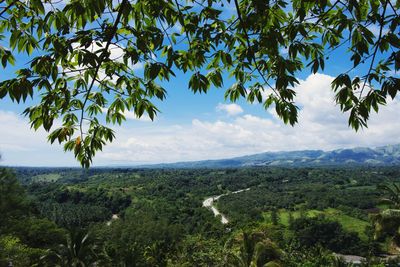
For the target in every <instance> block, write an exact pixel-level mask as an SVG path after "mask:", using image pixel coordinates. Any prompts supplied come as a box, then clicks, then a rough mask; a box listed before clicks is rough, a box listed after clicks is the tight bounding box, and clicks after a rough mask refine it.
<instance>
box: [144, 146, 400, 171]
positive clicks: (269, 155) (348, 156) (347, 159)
mask: <svg viewBox="0 0 400 267" xmlns="http://www.w3.org/2000/svg"><path fill="white" fill-rule="evenodd" d="M398 164H400V144H397V145H388V146H382V147H376V148H367V147H357V148H350V149H348V148H346V149H337V150H332V151H323V150H300V151H281V152H265V153H260V154H254V155H247V156H242V157H236V158H230V159H220V160H203V161H191V162H177V163H168V164H155V165H145V166H141V167H151V168H232V167H246V166H287V167H307V166H310V167H311V166H339V165H341V166H342V165H373V166H374V165H379V166H383V165H398Z"/></svg>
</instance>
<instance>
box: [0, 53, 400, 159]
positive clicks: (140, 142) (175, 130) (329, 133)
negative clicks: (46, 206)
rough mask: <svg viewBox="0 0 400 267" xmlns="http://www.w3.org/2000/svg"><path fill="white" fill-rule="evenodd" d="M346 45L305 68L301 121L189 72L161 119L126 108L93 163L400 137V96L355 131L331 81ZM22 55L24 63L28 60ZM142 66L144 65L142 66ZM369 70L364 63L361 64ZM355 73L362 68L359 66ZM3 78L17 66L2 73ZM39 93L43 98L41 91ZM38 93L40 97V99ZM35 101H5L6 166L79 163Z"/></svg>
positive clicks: (1, 139)
mask: <svg viewBox="0 0 400 267" xmlns="http://www.w3.org/2000/svg"><path fill="white" fill-rule="evenodd" d="M345 59H346V56H345V49H343V50H339V51H337V52H336V54H335V55H331V56H330V60H329V61H328V62H327V64H326V68H325V70H324V71H323V72H319V73H317V74H311V73H310V71H309V70H308V69H307V70H306V71H304V72H302V73H300V74H299V79H300V84H299V85H298V86H296V87H295V88H294V89H295V91H296V92H297V97H296V103H297V105H298V106H299V107H300V111H299V123H298V124H296V125H295V126H294V127H291V126H289V125H285V124H284V123H283V122H282V121H281V120H280V119H279V118H277V115H276V113H275V112H274V110H273V109H270V110H265V109H264V108H263V107H262V105H260V104H250V103H247V102H245V101H244V100H242V101H239V102H237V103H230V102H229V101H225V100H224V97H223V95H224V91H225V90H226V89H227V88H229V86H230V85H231V84H232V83H234V81H233V80H232V79H228V80H226V81H225V83H224V87H223V88H221V89H216V88H212V89H211V90H210V92H209V93H207V94H193V93H192V92H190V91H189V90H188V88H187V84H188V80H189V75H183V74H181V73H178V75H177V77H176V78H173V79H171V81H170V82H168V83H164V84H163V85H164V87H165V88H166V89H167V91H168V95H167V99H166V100H165V101H164V102H160V103H158V108H159V109H160V111H161V112H160V114H159V115H158V116H157V118H156V119H155V121H151V120H150V119H149V118H148V117H146V116H144V117H142V118H140V119H138V118H136V116H134V114H133V113H130V112H128V113H126V114H125V115H126V117H127V121H126V122H124V123H123V124H122V125H121V126H113V127H112V128H113V129H114V130H115V133H116V140H115V141H114V142H113V143H111V144H108V145H106V146H105V147H104V149H103V151H101V152H98V153H97V155H96V157H95V158H94V161H93V165H94V166H128V165H132V166H133V165H140V164H149V163H168V162H177V161H193V160H205V159H221V158H230V157H236V156H243V155H249V154H255V153H261V152H266V151H291V150H305V149H322V150H332V149H338V148H350V147H358V146H367V147H376V146H383V145H388V144H397V143H400V117H399V115H398V114H399V110H400V102H399V100H398V99H395V100H393V101H392V100H390V101H388V104H387V105H386V106H384V107H381V109H380V110H379V114H375V113H374V114H372V115H371V119H370V120H369V127H368V128H365V129H361V130H359V131H358V132H355V131H354V130H353V129H351V128H349V127H348V123H347V120H348V114H343V113H342V112H341V111H340V109H339V107H338V106H336V105H335V103H334V93H333V92H332V90H331V86H330V84H331V82H332V80H333V79H334V77H335V76H336V75H338V74H340V73H341V72H344V71H346V70H347V69H348V68H349V62H347V61H346V60H345ZM26 61H27V58H26V57H25V56H22V55H21V56H18V58H17V62H26ZM135 68H136V69H137V71H141V70H142V68H143V66H142V65H138V66H136V67H135ZM355 71H360V73H362V71H363V69H362V68H361V69H359V70H355ZM352 74H354V75H356V74H358V73H356V72H353V73H352ZM0 75H1V76H0V80H4V79H7V78H10V76H12V75H13V72H12V70H5V71H2V74H0ZM36 97H37V96H36ZM35 100H37V98H36V99H34V100H33V102H35ZM30 104H32V101H28V102H27V103H23V104H21V103H20V104H16V103H13V102H11V101H10V100H8V99H2V100H0V153H1V155H2V159H1V161H0V165H7V166H79V164H78V163H77V162H76V160H75V158H74V156H73V153H70V152H67V153H65V152H64V151H63V148H62V146H60V145H58V144H56V143H55V144H53V145H51V144H50V143H48V142H47V141H46V140H47V133H45V132H44V131H43V130H38V131H36V132H35V131H34V130H33V129H31V128H30V125H29V122H28V119H27V118H25V117H23V116H22V115H21V113H22V111H23V110H24V109H25V108H26V107H28V106H29V105H30Z"/></svg>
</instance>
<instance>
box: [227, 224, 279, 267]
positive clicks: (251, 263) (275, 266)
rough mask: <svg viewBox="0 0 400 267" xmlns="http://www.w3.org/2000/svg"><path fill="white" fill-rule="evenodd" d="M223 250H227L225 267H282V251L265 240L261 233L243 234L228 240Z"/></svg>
mask: <svg viewBox="0 0 400 267" xmlns="http://www.w3.org/2000/svg"><path fill="white" fill-rule="evenodd" d="M235 245H236V246H235ZM237 245H239V247H237ZM225 249H226V250H227V253H226V255H225V264H226V266H235V267H279V266H283V265H282V259H283V251H282V250H281V249H279V248H278V246H277V245H276V244H275V243H273V242H272V241H271V240H270V239H268V238H266V237H265V235H264V234H263V233H259V232H256V233H251V234H249V233H247V232H243V233H242V234H241V235H240V236H239V237H237V238H234V239H231V240H229V241H228V242H227V243H226V244H225Z"/></svg>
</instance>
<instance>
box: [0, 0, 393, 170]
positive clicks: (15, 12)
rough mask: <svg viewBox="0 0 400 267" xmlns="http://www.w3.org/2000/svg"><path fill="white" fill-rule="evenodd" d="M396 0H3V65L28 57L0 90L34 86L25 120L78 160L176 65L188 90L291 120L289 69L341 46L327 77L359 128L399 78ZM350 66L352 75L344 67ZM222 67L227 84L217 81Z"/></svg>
mask: <svg viewBox="0 0 400 267" xmlns="http://www.w3.org/2000/svg"><path fill="white" fill-rule="evenodd" d="M399 7H400V1H398V0H397V1H390V0H336V1H330V0H318V1H309V0H293V1H283V0H275V1H272V0H216V1H210V0H207V1H206V0H194V1H189V0H187V1H182V0H136V1H133V0H83V1H82V0H71V1H58V0H54V1H53V0H43V1H41V0H27V1H22V0H1V1H0V58H1V64H2V67H3V68H9V67H10V64H11V65H12V64H14V62H15V58H16V55H20V54H27V55H28V57H27V58H28V60H27V61H28V62H24V63H26V64H25V65H23V68H21V69H18V70H17V71H16V74H15V76H14V77H8V78H7V79H5V80H2V81H0V98H5V97H9V98H10V99H11V100H13V101H15V102H17V103H19V102H21V101H26V100H27V98H28V97H34V95H37V96H38V99H39V103H37V105H34V106H31V107H29V108H27V109H26V110H25V112H24V114H25V115H26V116H28V117H29V119H30V123H31V125H32V127H33V128H34V129H39V128H44V129H45V130H46V131H48V132H49V137H48V138H49V141H50V142H52V143H53V142H55V141H58V142H59V143H61V144H63V145H64V148H65V150H69V151H73V152H74V154H75V157H76V158H77V159H78V161H80V163H81V164H82V166H85V167H88V166H89V165H90V163H91V161H92V158H93V157H94V155H95V153H96V151H98V150H101V149H102V147H103V146H104V145H105V144H106V143H107V142H111V141H112V140H113V139H114V138H115V135H114V132H113V131H112V129H111V128H109V125H112V124H116V123H117V124H121V123H122V122H123V121H124V120H125V117H124V112H125V111H126V110H132V111H134V113H135V114H136V115H137V116H138V117H140V116H142V115H143V114H145V113H147V114H148V115H149V117H150V118H151V119H153V118H154V117H155V116H156V114H157V112H158V111H159V110H158V109H157V107H156V105H155V104H154V103H155V101H156V100H164V99H165V98H166V93H167V91H166V89H165V88H163V87H162V86H161V84H162V81H168V80H169V79H171V78H173V77H174V76H175V75H178V74H179V73H182V72H184V73H189V74H190V75H191V77H190V79H189V81H188V88H189V89H190V90H192V91H193V92H194V93H207V91H208V90H209V89H210V88H212V87H223V88H226V91H225V98H226V99H228V100H230V101H233V102H234V101H236V100H238V99H240V98H244V99H246V100H247V101H249V102H258V103H262V104H263V106H264V107H265V108H266V109H268V108H270V107H274V108H275V110H276V112H277V114H278V116H279V117H280V118H281V119H282V120H283V121H284V122H285V123H288V124H291V125H294V124H295V123H296V122H297V115H298V109H299V108H298V107H297V106H296V103H295V95H296V91H295V86H296V85H297V84H298V83H299V80H298V78H297V75H298V74H299V72H301V71H303V70H305V69H310V70H311V72H313V73H316V72H318V71H319V70H323V69H324V66H325V63H326V62H327V61H329V56H330V55H331V54H332V53H334V51H335V50H337V49H343V48H346V49H347V53H346V55H347V59H348V61H349V62H351V63H352V67H351V68H350V69H348V70H343V73H342V74H340V75H338V76H337V77H336V78H335V79H334V81H333V82H332V89H333V90H334V92H335V93H336V98H335V100H336V102H337V104H339V106H340V108H341V110H342V111H344V112H348V114H349V125H350V126H351V127H353V128H355V129H356V130H357V129H359V128H360V127H365V126H367V120H368V118H369V115H370V112H371V111H373V110H374V111H376V112H377V111H378V109H379V106H380V105H384V104H385V103H386V100H387V99H388V98H389V97H390V98H395V97H396V94H397V92H398V90H399V89H400V79H399V78H396V73H395V72H396V71H397V70H398V69H399V68H400V52H399V48H400V41H399V24H400V17H399V14H398V11H397V10H398V8H399ZM374 27H375V29H378V30H377V33H376V32H375V34H374V31H373V28H374ZM140 65H143V67H144V71H138V68H137V66H140ZM18 66H20V64H18ZM356 68H357V69H362V70H363V74H362V75H361V76H353V75H352V73H353V72H352V70H353V69H356ZM227 74H229V75H230V76H231V77H233V78H234V80H235V83H234V84H228V85H226V84H224V80H225V83H226V81H227V79H226V78H225V77H227ZM265 94H266V95H267V96H266V97H265ZM102 114H104V115H102ZM56 120H59V121H61V122H62V123H61V125H60V126H57V127H55V126H54V122H55V121H56Z"/></svg>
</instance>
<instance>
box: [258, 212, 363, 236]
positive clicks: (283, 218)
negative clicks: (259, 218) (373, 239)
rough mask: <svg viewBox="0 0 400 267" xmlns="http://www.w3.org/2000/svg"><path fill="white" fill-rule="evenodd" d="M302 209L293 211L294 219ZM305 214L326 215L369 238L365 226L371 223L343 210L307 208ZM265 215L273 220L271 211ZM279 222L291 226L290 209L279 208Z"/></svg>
mask: <svg viewBox="0 0 400 267" xmlns="http://www.w3.org/2000/svg"><path fill="white" fill-rule="evenodd" d="M300 214H301V212H300V211H293V212H292V216H293V218H294V219H296V218H299V217H300ZM305 215H306V216H308V217H316V216H318V215H325V216H326V217H327V218H328V219H332V220H335V221H338V222H339V223H340V224H341V225H342V226H343V228H344V229H345V230H347V231H352V232H356V233H358V235H359V236H360V238H361V239H364V240H365V239H367V236H366V234H365V227H366V226H368V225H369V223H368V222H367V221H363V220H360V219H357V218H354V217H351V216H349V215H346V214H344V213H343V212H342V211H340V210H338V209H334V208H328V209H325V210H323V211H321V210H307V211H305ZM263 217H264V218H265V220H266V221H268V222H270V221H271V212H270V211H268V212H264V213H263ZM279 222H280V223H281V224H283V225H284V226H289V211H287V210H284V209H281V210H279Z"/></svg>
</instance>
